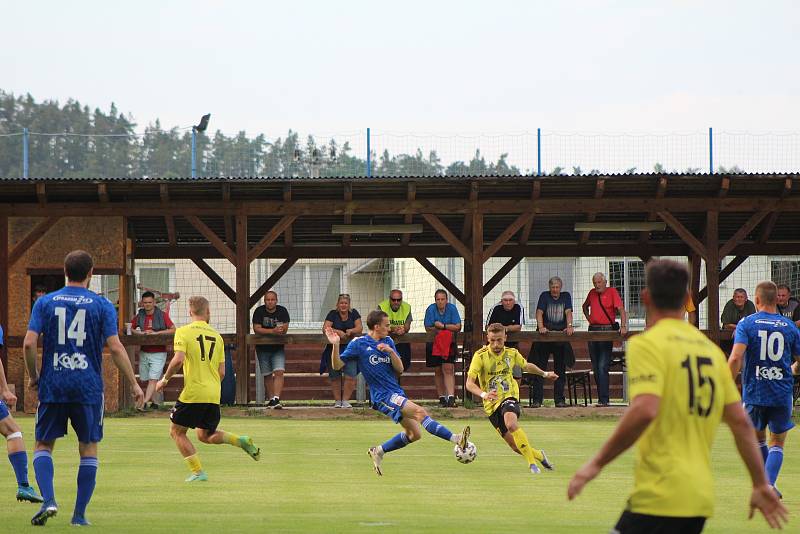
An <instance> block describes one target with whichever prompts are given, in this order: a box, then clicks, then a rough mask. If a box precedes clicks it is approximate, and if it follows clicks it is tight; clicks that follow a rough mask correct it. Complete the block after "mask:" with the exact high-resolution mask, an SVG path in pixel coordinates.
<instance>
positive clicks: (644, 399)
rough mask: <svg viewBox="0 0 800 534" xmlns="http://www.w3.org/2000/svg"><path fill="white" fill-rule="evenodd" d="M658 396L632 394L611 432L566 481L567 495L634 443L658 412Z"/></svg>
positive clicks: (591, 478) (579, 490)
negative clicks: (596, 450)
mask: <svg viewBox="0 0 800 534" xmlns="http://www.w3.org/2000/svg"><path fill="white" fill-rule="evenodd" d="M660 405H661V397H659V396H658V395H652V394H649V393H647V394H642V395H637V396H636V397H634V399H633V401H631V405H630V407H629V408H628V409H627V410H626V411H625V415H623V416H622V419H620V421H619V424H618V425H617V428H616V429H615V430H614V433H613V434H612V435H611V437H610V438H609V439H608V441H606V442H605V444H604V445H603V447H602V448H601V449H600V452H598V453H597V454H596V455H595V457H594V458H592V459H591V460H589V461H588V462H586V464H585V465H584V466H583V467H581V468H580V469H578V471H577V472H576V473H575V476H573V477H572V480H570V481H569V487H568V488H567V497H568V498H569V499H570V500H572V499H574V498H575V497H577V496H578V494H579V493H580V492H581V490H583V487H584V486H585V485H586V484H588V483H589V482H590V481H591V480H593V479H594V478H595V477H596V476H597V475H598V474H600V471H601V470H602V469H603V467H605V466H606V465H608V464H610V463H611V462H613V461H614V459H615V458H616V457H617V456H619V455H620V454H622V453H623V452H625V451H626V450H628V449H629V448H630V447H631V445H633V444H634V443H636V440H638V439H639V436H641V435H642V434H643V433H644V431H645V430H647V427H648V426H649V425H650V423H651V422H652V421H653V419H655V418H656V416H657V415H658V409H659V407H660Z"/></svg>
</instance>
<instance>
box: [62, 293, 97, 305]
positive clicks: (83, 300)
mask: <svg viewBox="0 0 800 534" xmlns="http://www.w3.org/2000/svg"><path fill="white" fill-rule="evenodd" d="M53 300H54V301H55V300H58V301H65V302H72V303H74V304H75V305H77V306H80V305H82V304H91V303H92V302H94V300H93V299H91V298H89V297H84V296H82V295H81V296H75V295H56V296H55V297H53Z"/></svg>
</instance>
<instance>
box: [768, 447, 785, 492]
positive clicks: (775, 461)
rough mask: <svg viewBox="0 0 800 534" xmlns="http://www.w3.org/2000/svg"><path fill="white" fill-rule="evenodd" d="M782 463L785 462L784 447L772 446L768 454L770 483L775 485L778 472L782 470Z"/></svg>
mask: <svg viewBox="0 0 800 534" xmlns="http://www.w3.org/2000/svg"><path fill="white" fill-rule="evenodd" d="M781 464H783V447H770V448H769V456H767V465H766V466H765V467H766V469H767V478H768V479H769V483H770V484H771V485H772V486H774V485H775V481H776V480H778V473H780V472H781Z"/></svg>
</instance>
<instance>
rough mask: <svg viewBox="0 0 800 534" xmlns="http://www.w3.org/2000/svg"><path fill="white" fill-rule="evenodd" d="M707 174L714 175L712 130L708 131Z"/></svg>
mask: <svg viewBox="0 0 800 534" xmlns="http://www.w3.org/2000/svg"><path fill="white" fill-rule="evenodd" d="M708 174H714V129H713V128H709V129H708Z"/></svg>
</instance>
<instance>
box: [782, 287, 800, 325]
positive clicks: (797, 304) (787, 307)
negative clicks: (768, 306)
mask: <svg viewBox="0 0 800 534" xmlns="http://www.w3.org/2000/svg"><path fill="white" fill-rule="evenodd" d="M778 313H780V314H781V315H783V316H784V317H786V318H787V319H791V320H792V321H793V322H794V323H795V324H796V325H798V326H800V324H798V323H800V301H798V300H797V299H796V298H794V297H793V296H792V290H791V288H790V287H789V286H787V285H786V284H780V285H779V286H778Z"/></svg>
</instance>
